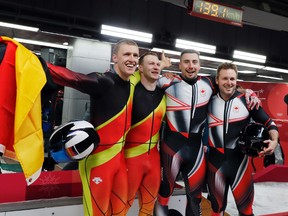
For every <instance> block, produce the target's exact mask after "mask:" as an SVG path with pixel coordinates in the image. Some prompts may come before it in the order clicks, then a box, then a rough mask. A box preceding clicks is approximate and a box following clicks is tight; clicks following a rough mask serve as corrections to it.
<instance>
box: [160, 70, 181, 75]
mask: <svg viewBox="0 0 288 216" xmlns="http://www.w3.org/2000/svg"><path fill="white" fill-rule="evenodd" d="M161 71H162V72H170V73H176V74H181V71H174V70H168V69H164V70H161Z"/></svg>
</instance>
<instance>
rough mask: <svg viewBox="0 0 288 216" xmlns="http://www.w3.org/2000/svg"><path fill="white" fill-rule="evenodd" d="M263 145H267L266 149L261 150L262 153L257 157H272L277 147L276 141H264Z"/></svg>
mask: <svg viewBox="0 0 288 216" xmlns="http://www.w3.org/2000/svg"><path fill="white" fill-rule="evenodd" d="M263 142H264V143H268V146H267V147H264V148H263V151H261V152H259V157H263V156H265V155H272V154H273V153H274V151H275V149H276V147H277V145H278V141H273V140H270V139H269V140H265V141H263Z"/></svg>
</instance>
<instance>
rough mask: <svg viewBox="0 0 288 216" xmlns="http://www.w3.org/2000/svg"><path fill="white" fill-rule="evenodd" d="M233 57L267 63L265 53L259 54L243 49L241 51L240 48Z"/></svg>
mask: <svg viewBox="0 0 288 216" xmlns="http://www.w3.org/2000/svg"><path fill="white" fill-rule="evenodd" d="M233 58H237V59H242V60H247V61H253V62H259V63H265V62H266V56H264V55H258V54H254V53H249V52H243V51H239V50H234V52H233Z"/></svg>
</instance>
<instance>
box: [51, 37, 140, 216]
mask: <svg viewBox="0 0 288 216" xmlns="http://www.w3.org/2000/svg"><path fill="white" fill-rule="evenodd" d="M138 56H139V49H138V46H137V44H136V43H135V42H134V41H130V40H122V41H120V42H118V44H116V46H115V50H114V53H113V57H112V58H113V61H114V63H115V64H114V69H115V70H111V71H110V72H106V73H104V74H99V73H91V74H88V75H85V74H80V73H75V72H73V71H70V70H68V69H66V68H61V67H57V66H54V65H51V64H49V65H48V67H49V69H50V72H51V75H52V77H53V81H54V82H55V83H57V84H59V85H63V86H69V87H72V88H75V89H77V90H80V91H82V92H83V93H87V94H89V95H90V98H91V111H90V113H91V123H92V124H93V125H94V126H95V129H96V130H97V132H98V134H99V136H100V143H99V145H98V147H97V148H96V149H95V150H94V152H92V153H91V155H89V156H88V157H86V158H85V159H83V160H81V161H79V172H80V176H81V180H82V186H83V206H84V214H85V216H88V215H89V216H101V215H103V216H107V215H125V212H124V209H125V205H126V202H127V191H128V188H127V187H128V186H127V171H126V166H125V158H124V151H123V147H124V142H125V136H126V133H127V132H128V130H129V129H130V126H131V112H132V99H133V93H134V87H135V84H134V83H132V82H131V80H130V81H129V78H131V77H130V76H131V75H132V74H133V73H134V72H135V69H136V66H137V63H138ZM132 76H133V75H132Z"/></svg>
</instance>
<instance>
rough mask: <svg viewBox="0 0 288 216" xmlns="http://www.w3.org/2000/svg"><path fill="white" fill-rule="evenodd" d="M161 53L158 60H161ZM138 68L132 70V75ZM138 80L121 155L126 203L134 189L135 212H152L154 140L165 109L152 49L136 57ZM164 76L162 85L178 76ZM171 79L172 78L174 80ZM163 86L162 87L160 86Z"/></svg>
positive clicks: (156, 165)
mask: <svg viewBox="0 0 288 216" xmlns="http://www.w3.org/2000/svg"><path fill="white" fill-rule="evenodd" d="M163 57H165V56H162V61H163ZM137 74H138V72H136V73H135V76H136V75H137ZM139 74H140V76H141V82H139V83H138V84H137V85H136V87H135V92H134V97H133V108H132V126H131V130H130V131H129V132H128V134H127V136H126V142H125V147H124V148H125V159H126V166H127V171H128V203H127V208H126V211H127V212H128V210H129V208H130V207H131V206H132V203H133V201H134V199H135V196H136V193H137V192H138V203H139V213H138V215H139V216H148V215H152V213H153V208H154V203H155V200H156V197H157V193H158V190H159V186H160V155H159V152H158V142H159V136H160V129H161V125H162V120H163V118H164V116H165V113H166V100H165V96H164V89H162V88H160V87H158V86H156V85H157V80H158V78H159V74H160V60H159V59H158V56H157V54H156V53H153V52H146V53H144V54H143V55H142V56H141V57H140V59H139ZM160 79H164V80H165V84H166V86H169V85H170V84H172V83H173V82H177V81H179V79H177V78H176V77H175V78H172V79H167V78H166V77H162V78H160ZM174 80H175V81H174ZM163 88H164V87H163Z"/></svg>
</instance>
